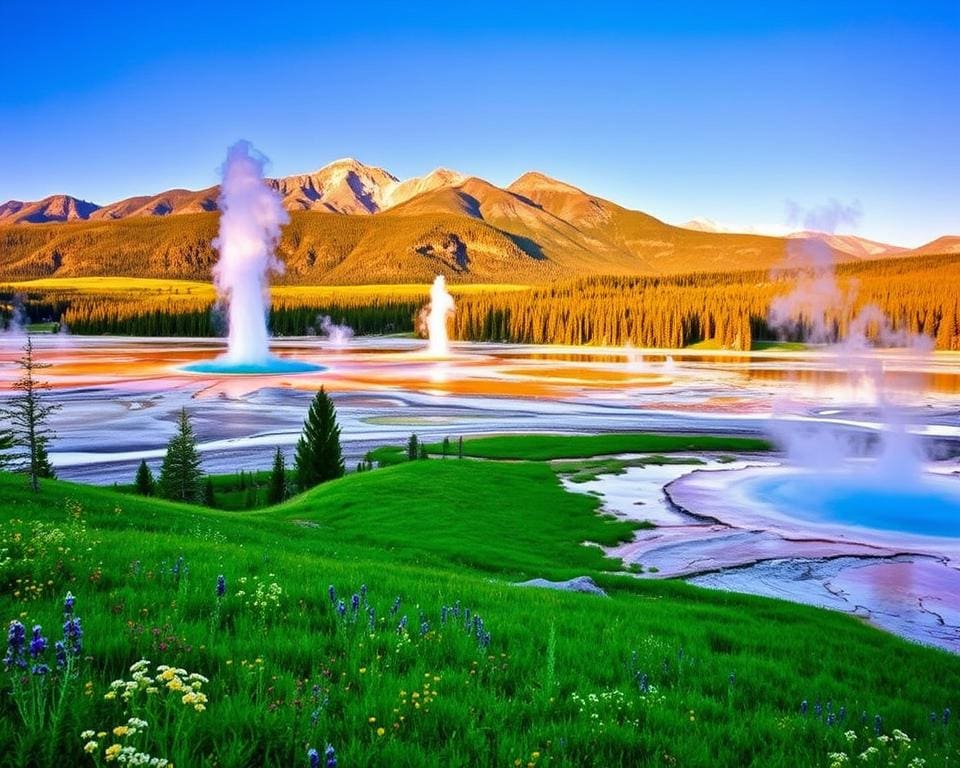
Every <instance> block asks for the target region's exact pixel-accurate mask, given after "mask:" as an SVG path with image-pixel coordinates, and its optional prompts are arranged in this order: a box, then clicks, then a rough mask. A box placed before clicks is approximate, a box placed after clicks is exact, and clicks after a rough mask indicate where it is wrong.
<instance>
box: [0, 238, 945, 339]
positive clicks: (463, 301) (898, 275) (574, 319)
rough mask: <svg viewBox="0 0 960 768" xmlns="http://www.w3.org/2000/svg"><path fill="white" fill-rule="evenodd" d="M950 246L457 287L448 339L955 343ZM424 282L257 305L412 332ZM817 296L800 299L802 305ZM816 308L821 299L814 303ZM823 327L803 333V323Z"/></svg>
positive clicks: (217, 331)
mask: <svg viewBox="0 0 960 768" xmlns="http://www.w3.org/2000/svg"><path fill="white" fill-rule="evenodd" d="M824 281H826V284H827V286H828V287H829V289H830V290H832V291H833V292H835V294H836V295H835V296H833V297H832V301H831V302H829V303H828V306H827V309H825V310H824V311H822V312H821V316H820V317H816V316H814V315H813V314H812V313H810V311H809V310H807V313H806V314H805V313H804V311H803V310H804V306H803V302H800V304H799V307H800V315H799V317H798V318H797V320H798V321H797V322H796V323H795V324H792V325H790V326H775V325H773V324H772V323H771V321H770V318H771V308H772V307H773V306H774V305H775V303H776V302H778V301H781V300H782V299H783V297H787V296H791V295H793V294H797V293H799V294H801V298H802V294H803V292H804V291H805V290H808V291H814V292H815V291H817V290H821V291H822V290H824ZM958 296H960V254H953V255H942V256H923V257H913V258H907V259H896V258H894V259H885V260H878V261H873V262H860V263H854V264H845V265H840V266H838V267H837V268H836V273H835V275H834V274H833V272H832V271H831V272H829V273H826V274H817V273H810V272H805V271H804V270H788V271H784V272H781V273H771V272H769V271H756V272H733V273H731V272H722V273H696V274H687V275H678V276H667V277H590V278H583V279H579V280H567V281H559V282H556V283H553V284H549V285H544V286H538V287H531V288H525V289H521V290H517V289H516V288H515V287H514V288H513V289H510V290H507V288H506V287H504V289H503V290H496V289H491V290H483V291H468V292H465V293H462V294H457V296H456V311H455V312H454V315H453V317H452V319H451V321H450V329H451V335H452V337H453V338H456V339H460V340H469V341H509V342H520V343H535V344H586V345H612V346H621V345H625V344H631V345H634V346H638V347H663V348H681V347H686V346H689V345H692V344H699V343H705V342H706V343H711V344H712V345H715V346H717V347H719V348H725V349H734V350H746V349H750V348H751V346H752V345H753V344H755V343H756V342H758V341H765V340H776V339H786V340H795V341H807V340H813V341H831V340H835V339H838V338H843V337H845V336H846V335H847V333H848V331H849V330H850V327H851V324H853V323H855V322H857V320H856V318H857V317H858V315H861V313H862V311H863V310H864V308H866V307H873V308H876V310H879V313H882V315H883V316H885V317H886V319H887V323H888V324H889V327H887V328H885V327H884V325H883V323H881V322H879V321H878V320H877V318H878V317H879V313H876V312H874V313H872V314H871V313H867V314H866V315H861V317H863V316H866V317H868V318H869V322H865V323H864V327H863V330H864V333H865V335H866V336H867V337H870V338H873V339H880V338H881V337H885V338H889V337H890V336H891V334H893V335H896V334H901V335H902V334H912V335H919V336H926V337H928V338H929V339H930V340H931V342H932V343H933V344H934V345H935V347H936V348H937V349H943V350H958V349H960V317H958V306H957V304H958ZM428 300H429V299H428V289H427V287H426V286H424V287H423V288H422V290H421V289H414V290H411V286H370V287H369V288H368V289H364V290H356V289H346V288H344V289H339V290H338V289H337V288H334V287H325V288H324V289H323V290H322V291H321V290H320V289H317V290H316V293H314V292H312V291H311V290H310V289H308V288H298V289H297V290H296V291H295V292H291V291H280V292H279V293H278V295H275V296H274V299H273V302H272V307H271V310H270V318H269V322H270V327H271V329H272V331H273V333H274V334H276V335H278V336H302V335H310V334H312V333H316V332H317V329H318V326H319V323H320V319H321V318H322V317H323V316H329V317H330V318H331V319H332V320H333V321H334V322H336V323H346V324H347V325H350V326H351V327H352V328H353V329H354V331H355V332H356V333H358V334H388V333H411V332H417V331H418V330H419V327H418V326H419V324H420V322H419V316H420V313H421V312H422V310H423V308H424V306H425V305H426V304H427V302H428ZM0 305H3V312H4V314H5V316H6V317H7V318H8V321H7V322H9V318H12V317H13V316H14V315H18V314H22V315H24V317H25V319H26V320H28V321H29V322H57V323H61V324H63V325H65V326H66V328H67V329H68V330H69V331H70V332H71V333H77V334H119V335H135V336H217V335H223V333H224V331H225V328H224V323H223V313H222V312H221V311H220V310H219V309H218V307H217V305H216V303H215V300H214V299H213V294H212V293H206V292H192V291H184V292H175V291H172V290H171V291H133V290H131V291H128V292H104V293H97V292H96V290H95V289H89V288H88V289H85V290H83V291H75V290H68V289H57V288H55V289H42V290H30V291H28V292H26V293H23V294H17V293H16V292H15V291H13V290H5V291H2V292H0ZM815 305H816V301H814V302H813V303H812V305H811V306H815ZM817 311H820V310H817ZM815 327H817V328H820V329H821V330H820V331H818V334H820V335H822V333H823V332H822V328H823V327H825V328H826V329H827V331H826V335H825V337H824V338H819V337H818V338H814V336H815V334H814V333H813V332H812V329H813V328H815Z"/></svg>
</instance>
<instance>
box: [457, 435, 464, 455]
mask: <svg viewBox="0 0 960 768" xmlns="http://www.w3.org/2000/svg"><path fill="white" fill-rule="evenodd" d="M457 458H458V459H462V458H463V435H460V439H459V440H457Z"/></svg>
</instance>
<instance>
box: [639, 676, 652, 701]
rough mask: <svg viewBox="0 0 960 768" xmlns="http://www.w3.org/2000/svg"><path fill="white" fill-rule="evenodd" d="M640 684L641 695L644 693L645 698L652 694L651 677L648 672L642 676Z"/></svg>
mask: <svg viewBox="0 0 960 768" xmlns="http://www.w3.org/2000/svg"><path fill="white" fill-rule="evenodd" d="M639 684H640V693H642V694H643V695H644V696H646V695H647V694H648V693H650V676H649V675H648V674H647V673H646V672H644V673H643V674H642V675H640V683H639Z"/></svg>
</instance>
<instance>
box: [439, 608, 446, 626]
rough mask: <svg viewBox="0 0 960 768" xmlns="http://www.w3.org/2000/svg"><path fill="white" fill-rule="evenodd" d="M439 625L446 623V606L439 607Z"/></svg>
mask: <svg viewBox="0 0 960 768" xmlns="http://www.w3.org/2000/svg"><path fill="white" fill-rule="evenodd" d="M440 623H441V624H446V623H447V606H445V605H444V606H441V607H440Z"/></svg>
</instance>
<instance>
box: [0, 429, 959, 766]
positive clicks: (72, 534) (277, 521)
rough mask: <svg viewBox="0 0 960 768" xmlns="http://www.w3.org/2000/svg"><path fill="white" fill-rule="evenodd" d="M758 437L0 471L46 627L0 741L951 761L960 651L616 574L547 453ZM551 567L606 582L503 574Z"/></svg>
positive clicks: (12, 692) (171, 749)
mask: <svg viewBox="0 0 960 768" xmlns="http://www.w3.org/2000/svg"><path fill="white" fill-rule="evenodd" d="M759 442H760V441H739V442H738V441H733V442H731V441H730V440H721V441H719V442H714V439H712V438H711V439H705V438H702V437H690V436H651V435H619V436H618V435H611V436H603V437H596V438H592V437H582V438H581V437H575V438H560V437H550V436H527V437H522V438H487V439H477V440H468V441H466V442H465V444H464V454H465V455H466V456H468V457H476V458H474V459H471V460H467V459H465V460H457V459H456V458H454V457H453V456H451V457H450V458H447V459H440V458H438V457H436V456H433V457H432V458H430V459H429V460H418V461H397V462H396V463H395V464H393V465H392V466H384V467H382V468H379V469H375V470H372V471H367V472H360V473H355V474H351V475H348V476H346V477H344V478H342V479H339V480H335V481H331V482H328V483H325V484H323V485H320V486H318V487H316V488H314V489H313V490H311V491H309V492H307V493H305V494H303V495H300V496H297V497H294V498H292V499H291V500H290V501H288V502H286V503H284V504H282V505H279V506H276V507H271V508H265V509H258V510H251V511H242V510H224V509H219V510H218V509H208V508H203V507H199V506H189V505H182V504H174V503H170V502H166V501H161V500H157V499H153V498H146V497H140V496H134V495H131V494H129V493H125V492H119V491H117V490H114V489H105V488H94V487H89V486H81V485H75V484H71V483H66V482H58V481H44V482H43V484H42V487H41V492H40V493H39V494H33V493H32V492H31V491H30V489H29V487H28V485H27V483H26V481H25V479H24V478H23V477H22V476H17V475H9V474H0V585H2V592H0V615H2V616H4V617H5V619H6V620H7V621H12V620H17V621H20V622H22V624H23V625H25V627H26V632H27V638H26V642H27V643H29V641H30V639H31V632H32V629H33V627H34V625H39V626H40V627H42V630H41V636H42V637H44V638H46V639H47V641H48V647H47V648H46V649H45V650H43V651H42V652H40V653H38V654H37V656H36V658H34V657H33V656H31V655H30V653H29V651H28V650H27V651H24V652H23V653H24V654H25V658H24V663H25V664H26V665H27V666H26V668H21V667H19V666H17V664H16V663H14V664H13V665H12V666H10V669H9V670H8V671H7V672H6V673H5V674H4V677H3V686H2V687H3V694H4V695H3V698H2V700H0V712H2V718H0V764H3V765H11V766H66V765H70V766H74V765H76V766H83V765H90V766H93V765H107V764H113V763H117V764H120V763H123V762H129V763H131V764H133V763H134V759H133V758H134V756H135V755H147V756H148V758H149V759H153V760H154V762H153V763H152V764H153V765H162V764H163V762H162V761H164V760H167V761H170V762H172V763H173V764H174V765H176V766H179V767H181V768H183V767H186V766H224V767H232V766H260V765H269V766H308V765H309V764H310V763H309V759H308V756H307V753H308V749H311V748H315V749H317V750H318V752H319V757H318V759H319V760H320V761H321V762H320V764H321V765H327V764H328V762H327V761H328V760H329V759H330V758H331V757H332V758H333V759H335V761H336V765H337V766H339V767H340V768H346V767H349V766H411V767H412V766H437V767H438V768H439V767H440V766H444V767H446V766H531V765H532V766H731V767H733V766H782V767H783V768H787V767H788V766H789V767H790V768H794V767H795V766H811V767H812V766H831V765H842V764H844V763H843V759H842V758H840V757H839V756H838V755H839V754H840V753H842V754H844V755H847V758H846V760H847V761H849V762H850V763H851V764H856V765H884V766H886V765H897V766H908V765H909V766H912V768H918V766H920V765H925V766H927V767H928V768H929V767H931V766H953V765H957V764H960V738H958V729H957V724H956V717H955V715H953V714H951V713H950V712H948V711H947V710H952V712H956V711H957V705H958V703H960V702H958V696H960V693H958V692H960V658H958V657H956V656H953V655H950V654H948V653H945V652H941V651H937V650H934V649H930V648H924V647H920V646H917V645H913V644H910V643H908V642H906V641H904V640H901V639H898V638H896V637H894V636H892V635H889V634H885V633H883V632H881V631H879V630H876V629H874V628H872V627H869V626H867V625H866V624H864V623H862V622H860V621H858V620H857V619H855V618H853V617H850V616H846V615H842V614H838V613H831V612H827V611H822V610H817V609H813V608H807V607H803V606H799V605H794V604H790V603H786V602H780V601H776V600H770V599H762V598H752V597H748V596H739V595H735V594H727V593H722V592H714V591H707V590H703V589H698V588H695V587H692V586H689V585H686V584H684V583H680V582H674V581H667V580H657V579H654V578H651V577H649V576H640V577H637V576H635V575H632V574H628V573H625V572H624V570H623V567H622V565H621V564H620V563H619V562H618V561H615V560H612V559H610V558H607V557H604V555H603V553H602V551H601V550H600V548H598V547H596V546H590V545H585V543H588V542H590V543H594V544H597V543H599V544H604V545H610V544H614V543H616V542H619V541H624V540H628V539H629V538H630V537H631V536H632V535H633V532H634V528H635V525H634V524H631V523H627V522H623V521H619V520H615V519H613V518H611V517H607V516H604V515H602V514H601V513H600V511H599V509H598V501H597V500H596V499H595V498H593V497H591V496H588V495H581V494H572V493H568V492H566V491H565V490H564V489H563V488H562V486H561V484H560V482H559V479H558V475H557V471H556V466H555V464H552V463H551V462H552V461H553V460H556V459H583V460H593V461H600V460H599V459H595V458H593V457H597V456H605V455H609V454H612V453H619V452H641V453H647V452H651V453H656V454H667V456H666V457H664V456H662V455H659V456H654V457H651V458H667V459H669V454H670V453H672V452H678V453H682V452H684V451H687V450H691V449H698V450H716V451H752V450H762V449H763V448H764V447H765V446H764V445H760V444H759ZM429 449H430V451H431V452H432V453H433V454H436V453H437V452H438V451H437V447H436V446H429ZM453 450H454V452H455V451H456V445H454V446H453ZM402 454H403V452H402V451H394V452H392V454H391V455H393V456H395V457H399V456H402ZM481 458H485V459H507V460H506V461H495V460H477V459H481ZM591 466H592V465H588V466H586V469H590V468H591ZM583 468H584V467H581V469H583ZM230 482H232V481H230ZM218 483H219V485H220V486H221V489H222V490H223V492H224V493H231V492H232V491H231V490H230V489H231V488H233V486H232V485H231V484H230V483H228V482H227V481H223V480H218ZM238 505H239V504H238ZM220 576H223V582H222V588H221V589H219V590H218V577H220ZM575 576H590V577H591V578H592V579H593V580H594V581H595V582H596V584H598V585H599V586H600V587H602V589H603V590H605V591H606V593H607V596H606V597H604V596H598V595H592V594H575V593H569V592H560V591H554V590H545V589H534V588H523V587H518V586H515V585H514V584H515V583H516V582H519V581H523V580H526V579H531V578H535V577H542V578H547V579H551V580H564V579H569V578H572V577H575ZM68 591H69V592H70V593H72V595H73V597H74V598H75V603H74V605H73V608H72V613H71V612H70V611H69V610H68V611H67V612H66V613H65V609H64V597H65V595H66V594H67V592H68ZM221 591H222V594H218V592H221ZM73 617H79V618H80V620H81V625H82V647H78V648H77V649H76V652H75V653H74V652H68V653H67V658H66V666H65V668H61V667H60V666H58V664H57V662H56V658H55V656H56V653H55V650H54V647H53V644H54V641H56V640H60V639H61V638H62V635H63V626H64V622H65V619H66V620H67V621H68V623H69V621H71V620H72V618H73ZM71 627H72V625H71ZM71 631H72V630H71ZM74 634H75V633H74ZM74 641H75V637H71V638H68V646H67V648H68V651H70V649H72V647H73V646H72V645H70V644H69V643H70V642H74ZM141 660H146V661H147V662H149V665H145V664H143V663H142V662H141ZM40 663H45V664H47V665H48V666H49V670H48V672H47V673H46V674H33V672H32V670H33V668H34V667H35V666H36V665H37V664H40ZM164 666H166V667H169V668H168V669H164V668H163V667H164ZM131 667H133V669H132V670H131ZM141 723H146V725H142V724H141ZM115 729H116V730H115ZM327 745H329V746H330V748H331V749H332V752H331V753H330V754H329V755H328V753H327ZM124 749H126V750H128V751H127V752H124V751H123V750H124ZM874 750H875V751H874ZM861 754H865V755H866V758H865V759H861V758H860V755H861ZM831 755H833V756H831ZM137 759H141V760H142V759H144V758H140V757H138V758H137ZM917 760H923V761H925V763H920V762H916V761H917ZM911 761H914V762H911ZM145 764H149V762H146V763H145Z"/></svg>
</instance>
